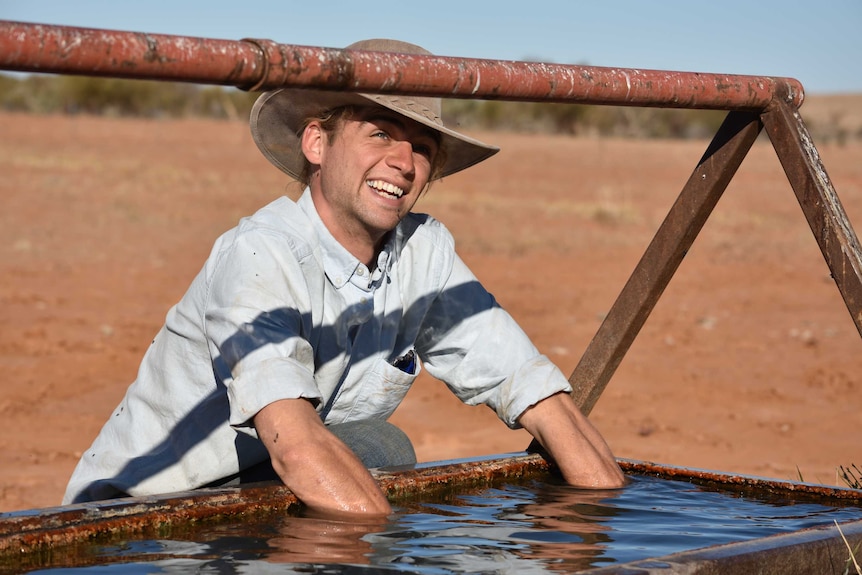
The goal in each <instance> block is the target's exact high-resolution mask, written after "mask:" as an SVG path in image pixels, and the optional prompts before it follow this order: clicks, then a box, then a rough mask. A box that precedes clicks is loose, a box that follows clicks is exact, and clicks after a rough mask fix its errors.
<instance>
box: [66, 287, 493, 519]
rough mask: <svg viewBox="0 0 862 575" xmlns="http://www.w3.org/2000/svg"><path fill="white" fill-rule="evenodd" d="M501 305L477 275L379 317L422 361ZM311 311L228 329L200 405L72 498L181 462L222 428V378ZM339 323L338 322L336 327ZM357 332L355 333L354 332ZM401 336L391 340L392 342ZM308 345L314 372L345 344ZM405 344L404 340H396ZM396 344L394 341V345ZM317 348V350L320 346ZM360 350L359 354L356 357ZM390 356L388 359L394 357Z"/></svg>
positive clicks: (278, 313)
mask: <svg viewBox="0 0 862 575" xmlns="http://www.w3.org/2000/svg"><path fill="white" fill-rule="evenodd" d="M497 307H499V306H498V304H497V302H496V301H495V299H494V297H493V296H492V295H491V294H490V293H488V292H487V291H486V290H485V288H484V287H483V286H482V285H481V284H480V283H479V282H477V281H470V282H466V283H464V284H461V285H458V286H455V287H452V288H449V289H447V290H444V291H442V292H440V293H435V294H429V295H427V296H423V297H421V298H419V299H418V300H416V301H415V302H414V303H413V304H412V305H411V306H410V307H409V308H408V309H406V310H404V309H399V310H396V311H393V312H391V313H390V314H388V315H387V317H385V318H380V320H381V321H382V322H383V325H388V324H391V322H395V323H396V324H397V325H398V326H399V328H398V332H399V333H400V332H401V331H402V330H403V329H405V326H407V327H409V326H411V325H412V326H418V329H417V331H416V336H415V341H413V342H408V344H413V345H415V346H416V351H417V353H418V354H419V357H420V359H422V360H425V359H426V358H427V355H426V353H427V352H428V351H429V350H431V349H432V348H436V351H434V353H459V352H464V351H466V350H467V349H469V346H465V345H464V341H463V340H461V341H459V343H458V346H452V347H450V346H447V345H446V342H445V338H446V336H447V334H449V333H451V332H452V330H453V329H454V328H456V327H457V326H458V325H459V324H461V323H462V322H463V321H464V320H466V319H468V318H470V317H472V316H474V315H477V314H480V313H482V312H484V311H487V310H490V309H492V308H497ZM353 314H354V310H351V309H350V308H348V309H346V310H345V311H344V312H343V314H342V318H343V317H344V316H346V315H353ZM308 316H309V314H300V313H299V311H298V310H296V309H294V308H280V309H275V310H272V311H269V312H264V313H261V314H260V315H258V316H257V317H256V318H255V319H254V320H253V321H252V322H250V323H248V324H246V325H244V326H242V327H241V329H239V330H238V331H237V332H236V333H235V334H234V335H232V336H231V337H229V338H228V339H227V340H225V341H224V342H223V343H222V345H221V346H220V349H221V351H222V355H221V356H216V357H214V358H212V367H213V379H214V386H215V389H214V390H213V391H212V392H211V393H210V394H209V395H208V396H206V397H205V398H204V399H203V400H202V401H201V402H200V403H198V405H197V406H196V407H195V408H194V409H192V410H191V412H189V413H188V414H186V416H185V417H183V418H182V419H181V420H180V421H179V422H178V423H177V425H176V426H175V427H174V429H173V430H172V432H171V434H170V435H169V436H168V438H166V439H165V440H164V441H163V442H161V443H160V444H159V445H157V446H155V447H154V448H153V449H151V450H150V451H149V452H148V453H146V454H144V455H141V456H138V457H135V458H133V459H131V460H130V461H129V462H128V463H127V464H126V465H125V466H124V467H123V469H122V470H121V471H120V472H119V473H118V474H117V475H116V476H114V477H111V478H105V479H99V480H96V481H93V482H91V483H90V484H88V485H87V486H86V487H85V488H84V489H82V490H81V492H80V493H79V494H78V495H77V496H76V498H75V500H74V501H73V502H74V503H81V502H85V501H95V500H101V499H110V498H115V497H124V496H127V492H126V490H127V489H128V488H130V487H134V486H135V485H137V484H139V483H141V482H142V481H144V480H145V479H146V478H148V477H152V476H155V475H157V474H159V473H160V472H162V471H164V470H165V469H167V468H169V467H171V466H172V465H175V464H176V463H177V462H179V461H180V460H181V459H182V457H183V456H184V454H185V453H186V452H188V451H190V450H191V449H192V448H193V447H194V446H195V445H197V444H199V443H201V442H203V441H204V440H206V438H207V437H208V436H209V435H210V434H212V432H213V431H215V430H216V429H218V428H219V427H221V426H224V425H228V421H229V415H230V406H229V404H228V397H227V386H226V385H225V382H224V380H225V379H226V378H227V377H230V374H231V371H232V369H233V368H234V367H235V366H236V365H237V364H238V363H239V362H240V361H241V360H242V359H243V358H244V357H246V356H248V355H249V354H251V353H252V352H254V351H255V350H257V349H260V348H262V347H263V346H266V345H269V344H276V343H280V342H283V341H285V340H286V339H288V338H290V337H297V329H296V327H295V326H296V325H297V322H300V323H299V325H306V326H308V325H311V318H310V317H308ZM339 323H340V322H337V323H336V325H339ZM337 337H338V334H337V333H336V326H335V325H332V326H323V327H321V328H320V329H319V333H318V334H314V339H315V340H319V341H323V340H325V339H326V338H332V339H331V341H335V338H337ZM360 337H361V333H360ZM471 337H472V338H474V339H477V338H480V337H482V333H481V330H476V332H475V333H471ZM397 339H399V338H395V339H393V342H394V341H396V340H397ZM310 343H311V344H312V348H313V349H314V353H315V357H314V363H315V370H316V369H317V368H318V367H319V366H321V365H324V364H326V363H327V362H328V361H330V360H332V359H334V358H335V357H336V356H337V355H338V354H339V353H342V352H344V351H345V350H344V349H342V348H340V347H339V346H338V345H315V343H316V342H315V341H311V342H310ZM402 343H403V342H402ZM399 345H400V344H399ZM360 349H363V350H367V351H365V352H364V353H363V352H356V355H354V356H351V359H350V362H349V363H348V368H347V370H349V365H351V364H355V363H356V362H358V361H360V360H362V359H364V358H366V357H369V356H370V355H374V354H378V353H380V352H381V351H387V352H388V353H390V354H391V353H395V352H396V351H397V350H378V349H373V348H372V346H368V347H362V346H360ZM318 350H323V351H322V352H321V353H322V354H321V355H318V353H319V351H318ZM360 356H361V357H360ZM394 359H395V358H394V357H390V358H389V360H390V361H392V360H394ZM347 370H345V372H344V373H343V374H342V376H341V381H343V380H344V378H345V377H346V375H347ZM172 384H173V385H182V382H173V383H172ZM339 387H340V383H339V386H338V387H336V389H335V392H333V394H332V395H333V397H334V396H335V395H336V394H337V393H338V389H339ZM234 447H235V449H236V452H237V455H238V458H239V467H240V470H241V471H242V470H243V469H247V468H250V467H252V466H254V465H256V464H258V463H260V462H261V461H265V460H267V459H268V454H267V452H266V448H265V447H264V446H263V444H262V443H261V442H260V441H259V440H258V439H256V438H255V437H253V436H251V435H247V434H244V433H238V434H237V435H236V438H235V440H234ZM209 479H213V478H208V480H207V481H206V482H205V484H206V485H212V484H213V483H214V482H217V481H218V479H214V480H213V481H209Z"/></svg>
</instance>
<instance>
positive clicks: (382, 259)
mask: <svg viewBox="0 0 862 575" xmlns="http://www.w3.org/2000/svg"><path fill="white" fill-rule="evenodd" d="M296 203H297V205H298V206H299V207H300V208H301V209H302V211H303V212H305V215H306V216H308V219H309V220H310V221H311V224H312V227H313V228H314V230H315V231H316V232H317V237H318V240H319V241H320V252H321V257H322V258H323V271H324V272H325V273H326V277H328V278H329V281H330V282H332V285H333V286H335V288H336V289H341V288H342V287H344V285H345V284H347V283H348V282H351V283H353V284H354V285H356V286H357V287H362V288H363V289H368V290H370V289H371V288H372V287H373V286H374V285H377V284H378V283H379V281H380V279H382V274H383V272H386V273H388V271H389V269H388V268H389V260H390V258H389V253H390V252H391V250H392V248H393V247H394V238H395V235H396V234H389V239H387V241H386V244H385V245H384V246H383V250H381V252H380V254H379V255H378V256H377V268H376V269H375V270H373V272H372V271H371V270H369V269H368V268H367V267H366V266H365V264H363V263H362V262H360V261H359V258H357V257H356V256H354V255H353V254H351V253H350V252H349V251H347V248H345V247H344V246H342V245H341V244H340V243H338V240H336V239H335V238H334V237H333V235H332V234H331V233H330V232H329V230H328V229H327V227H326V224H324V223H323V220H322V219H320V214H318V213H317V208H315V207H314V201H313V200H312V199H311V190H310V189H309V188H306V189H305V191H304V192H303V193H302V196H300V198H299V200H298V201H297V202H296Z"/></svg>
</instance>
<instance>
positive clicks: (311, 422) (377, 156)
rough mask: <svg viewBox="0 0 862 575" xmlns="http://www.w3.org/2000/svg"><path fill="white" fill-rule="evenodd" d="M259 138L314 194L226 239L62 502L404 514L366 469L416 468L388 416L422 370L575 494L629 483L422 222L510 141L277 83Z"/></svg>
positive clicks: (257, 114) (384, 104) (402, 105)
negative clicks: (238, 497)
mask: <svg viewBox="0 0 862 575" xmlns="http://www.w3.org/2000/svg"><path fill="white" fill-rule="evenodd" d="M351 48H356V49H365V50H381V51H393V52H407V53H421V54H427V53H428V52H426V51H425V50H423V49H422V48H419V47H418V46H414V45H411V44H406V43H403V42H396V41H391V40H370V41H364V42H359V43H357V44H354V45H352V46H351ZM251 130H252V134H253V136H254V139H255V141H256V143H257V145H258V147H259V148H260V149H261V151H262V152H263V154H264V155H265V156H266V157H267V159H269V160H270V162H272V163H273V164H274V165H275V166H277V167H278V168H279V169H281V170H283V171H284V172H286V173H287V174H289V175H290V176H292V177H294V178H296V179H297V180H299V181H300V182H301V183H302V184H304V185H305V186H306V190H305V192H304V193H303V195H302V197H301V198H300V199H299V200H298V201H297V202H296V203H294V202H292V201H291V200H289V199H287V198H280V199H278V200H276V201H274V202H273V203H271V204H270V205H268V206H266V207H264V208H263V209H261V210H260V211H258V212H257V213H256V214H254V215H253V216H251V217H250V218H244V219H243V220H241V221H240V223H239V225H238V226H237V227H236V228H234V229H233V230H230V231H229V232H227V233H226V234H224V235H223V236H222V237H221V238H219V239H218V240H217V242H216V244H215V246H214V247H213V250H212V253H211V255H210V257H209V258H208V260H207V262H206V263H205V265H204V267H203V269H202V270H201V272H200V273H199V275H198V276H197V277H196V278H195V280H194V281H193V282H192V285H191V287H190V288H189V290H188V292H187V293H186V294H185V295H184V296H183V298H182V299H181V300H180V302H179V303H178V304H177V305H176V306H174V307H173V308H172V309H171V310H170V311H169V312H168V316H167V318H166V322H165V325H164V327H163V328H162V329H161V331H160V332H159V333H158V335H157V336H156V338H155V339H154V341H153V343H152V345H151V347H150V348H149V350H148V351H147V353H146V355H145V357H144V359H143V362H142V364H141V367H140V370H139V373H138V377H137V379H136V381H135V382H134V383H133V384H132V385H131V386H130V388H129V390H128V392H127V393H126V396H125V398H124V399H123V401H122V402H121V403H120V405H119V406H118V407H117V409H116V411H115V412H114V414H113V415H112V417H111V418H110V419H109V420H108V422H107V423H106V424H105V426H104V428H103V429H102V431H101V433H100V434H99V436H98V437H97V438H96V440H95V442H94V443H93V445H92V447H91V448H90V449H89V450H88V451H87V452H85V453H84V454H83V456H82V457H81V460H80V462H79V464H78V466H77V468H76V470H75V472H74V474H73V476H72V478H71V480H70V483H69V486H68V488H67V492H66V495H65V498H64V503H70V502H80V501H88V500H95V499H105V498H110V497H117V496H125V495H144V494H154V493H166V492H172V491H179V490H187V489H194V488H198V487H201V486H212V485H225V484H232V483H237V482H243V481H250V480H257V479H261V478H275V477H278V478H280V479H281V480H282V481H283V482H284V483H285V485H287V486H288V487H289V488H290V489H291V490H292V491H293V492H294V493H295V494H296V496H297V497H298V498H299V499H300V500H301V501H303V502H304V503H305V504H306V505H308V506H310V507H312V508H316V509H320V510H332V511H340V512H354V513H369V514H386V513H389V512H390V511H391V509H390V507H389V503H388V502H387V500H386V498H385V497H384V495H383V494H382V492H381V491H380V489H379V488H378V486H377V484H376V482H375V481H374V479H373V478H372V476H371V475H370V473H369V472H368V468H372V467H381V466H390V465H404V464H413V463H415V455H414V453H413V448H412V445H411V443H410V440H409V439H408V438H407V437H406V435H404V433H403V432H401V431H400V430H398V429H397V428H395V426H393V425H391V424H388V423H386V421H385V420H386V419H387V418H388V417H389V415H391V414H392V412H393V411H394V410H395V408H396V407H397V406H398V404H399V403H400V402H401V400H402V399H403V397H404V395H405V394H406V393H407V391H408V389H409V388H410V385H411V383H412V382H413V381H414V379H415V378H416V376H417V374H418V373H419V371H420V369H422V368H423V367H424V368H425V369H427V370H428V372H429V373H430V374H431V375H433V376H435V377H437V378H439V379H441V380H443V381H444V382H446V384H447V385H448V386H449V387H450V389H452V391H453V392H454V393H455V394H456V395H457V396H458V397H459V398H460V399H461V400H462V401H464V402H466V403H468V404H474V405H475V404H480V403H482V404H485V405H488V406H489V407H491V408H492V409H494V410H495V411H496V412H497V414H498V416H499V417H500V419H502V420H503V421H504V422H505V423H506V424H507V425H509V426H510V427H513V428H515V427H519V426H523V427H524V428H526V429H527V430H528V431H529V432H530V433H531V434H532V435H533V436H534V437H535V438H536V439H537V440H538V441H539V442H540V443H541V444H542V446H543V447H544V448H545V449H546V450H547V452H548V453H549V455H550V456H551V457H552V458H553V459H554V460H555V461H556V463H557V464H558V466H559V467H560V470H561V472H562V474H563V477H564V478H565V479H566V480H567V481H568V482H569V483H571V484H573V485H578V486H584V487H618V486H620V485H622V484H623V482H624V479H623V476H622V473H621V472H620V469H619V467H618V466H617V464H616V462H615V460H614V458H613V456H612V454H611V452H610V450H609V449H608V447H607V445H606V444H605V442H604V440H603V439H602V438H601V436H600V435H599V433H598V432H597V431H596V430H595V429H594V428H593V427H592V426H591V425H590V423H589V422H588V421H587V419H586V418H585V417H584V416H583V415H582V414H581V413H580V412H579V411H578V409H577V408H576V406H575V405H574V404H573V402H572V401H571V399H570V397H569V395H568V394H567V392H568V391H570V388H569V385H568V382H567V381H566V378H565V377H564V376H563V375H562V373H561V372H560V371H559V370H558V369H557V368H556V367H555V366H553V365H552V364H551V363H550V361H549V360H548V359H547V358H545V357H544V356H542V355H540V354H539V353H538V351H537V350H536V349H535V347H534V346H533V345H532V344H531V343H530V341H529V340H528V338H527V337H526V335H525V334H524V333H523V331H521V329H520V328H519V327H518V326H517V325H516V324H515V322H514V321H513V320H512V318H511V317H510V316H509V315H508V314H507V313H506V312H505V311H503V310H502V309H501V308H500V307H499V306H498V305H497V303H496V302H495V301H494V299H493V297H492V296H491V295H490V294H489V293H488V292H487V291H486V290H485V289H484V288H483V287H482V286H481V285H480V284H479V282H478V281H477V280H476V278H475V277H474V276H473V275H472V274H471V273H470V271H469V270H468V269H467V267H466V266H465V265H464V264H463V262H462V261H461V260H460V259H459V258H458V256H457V255H456V253H455V250H454V243H453V239H452V236H451V235H450V234H449V232H448V231H447V230H446V229H445V228H444V227H443V226H442V224H440V223H439V222H437V221H436V220H434V219H433V218H431V217H429V216H425V215H420V214H412V213H411V209H412V207H413V205H414V204H415V203H416V200H417V199H418V198H419V196H420V195H421V194H422V193H423V191H424V190H425V189H426V188H427V186H428V183H429V182H430V181H431V180H433V179H436V178H439V177H443V176H445V175H448V174H451V173H454V172H456V171H458V170H462V169H464V168H467V167H469V166H471V165H473V164H475V163H477V162H480V161H482V160H484V159H486V158H488V157H490V156H491V155H493V154H494V153H496V152H497V148H495V147H492V146H488V145H485V144H483V143H481V142H478V141H476V140H473V139H471V138H468V137H466V136H464V135H462V134H459V133H457V132H455V131H452V130H450V129H449V128H447V127H445V126H444V125H443V123H442V121H441V120H440V100H439V99H434V98H416V97H403V96H381V95H360V94H350V93H331V92H318V91H311V90H298V89H282V90H276V91H273V92H268V93H265V94H263V95H261V97H260V98H259V99H258V100H257V102H256V103H255V106H254V108H253V110H252V114H251Z"/></svg>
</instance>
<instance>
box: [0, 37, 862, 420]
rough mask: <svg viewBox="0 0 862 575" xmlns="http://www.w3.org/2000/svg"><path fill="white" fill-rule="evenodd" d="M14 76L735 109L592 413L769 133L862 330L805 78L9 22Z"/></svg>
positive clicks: (592, 388)
mask: <svg viewBox="0 0 862 575" xmlns="http://www.w3.org/2000/svg"><path fill="white" fill-rule="evenodd" d="M0 69H5V70H17V71H29V72H51V73H61V74H84V75H91V76H113V77H124V78H140V79H144V78H148V79H162V80H175V81H183V82H197V83H208V84H221V85H233V86H237V87H240V88H243V89H247V90H263V89H273V88H278V87H284V86H291V87H304V88H315V89H321V90H343V91H352V92H378V93H391V94H417V95H426V96H441V97H455V98H475V99H495V100H511V101H536V102H567V103H581V104H598V105H616V106H642V107H664V108H688V109H712V110H717V109H720V110H728V111H729V112H730V113H729V114H728V116H727V118H726V120H725V122H724V124H723V125H722V126H721V128H720V129H719V131H718V133H717V134H716V136H715V138H714V139H713V140H712V142H711V143H710V145H709V147H708V148H707V150H706V152H705V154H704V155H703V157H702V158H701V160H700V162H698V164H697V166H696V167H695V170H694V172H693V173H692V175H691V177H690V178H689V180H688V182H687V183H686V184H685V186H684V188H683V190H682V192H681V193H680V195H679V197H678V199H677V201H676V203H675V204H674V205H673V206H672V207H671V209H670V212H669V213H668V215H667V217H666V219H665V220H664V222H663V223H662V225H661V227H660V228H659V230H658V231H657V233H656V235H655V237H654V238H653V240H652V242H651V243H650V244H649V246H648V247H647V249H646V252H645V253H644V255H643V257H642V258H641V260H640V262H639V263H638V265H637V267H636V268H635V270H634V272H633V273H632V275H631V277H630V278H629V280H628V282H627V283H626V284H625V286H624V288H623V290H622V292H621V293H620V295H619V297H618V298H617V300H616V302H615V303H614V305H613V306H612V308H611V310H610V312H609V313H608V315H607V317H606V319H605V321H604V322H603V323H602V325H601V326H600V328H599V330H598V332H597V333H596V335H595V336H594V337H593V340H592V341H591V343H590V344H589V346H588V347H587V349H586V351H585V353H584V355H583V356H582V358H581V360H580V362H579V364H578V365H577V367H576V368H575V370H574V372H573V373H572V375H571V377H570V381H571V382H572V384H573V387H574V389H575V391H574V393H573V397H574V399H575V401H576V402H577V403H578V405H579V406H581V409H582V410H583V411H584V412H585V413H589V412H590V410H591V409H592V408H593V406H594V405H595V403H596V401H597V400H598V399H599V397H600V396H601V393H602V391H603V390H604V388H605V386H606V385H607V383H608V382H609V381H610V379H611V377H612V376H613V373H614V372H615V370H616V369H617V367H618V366H619V364H620V362H621V361H622V359H623V357H624V356H625V354H626V352H627V351H628V349H629V347H630V346H631V344H632V342H633V341H634V339H635V337H636V336H637V334H638V332H639V331H640V329H641V327H643V324H644V323H645V322H646V319H647V317H649V314H650V313H651V312H652V309H653V307H654V306H655V304H656V302H657V301H658V299H659V297H660V296H661V294H662V293H663V291H664V289H665V288H666V287H667V284H668V283H669V282H670V279H671V278H672V277H673V274H674V273H675V272H676V270H677V268H678V266H679V264H680V263H681V262H682V259H683V258H684V257H685V254H686V253H687V251H688V249H689V248H690V247H691V245H692V243H693V241H694V239H695V238H696V237H697V234H698V233H699V232H700V230H701V229H702V227H703V225H704V223H705V222H706V219H707V218H708V217H709V215H710V214H711V213H712V210H713V208H714V207H715V205H716V203H717V201H718V199H719V198H720V197H721V195H722V194H723V193H724V190H725V189H726V188H727V185H728V183H729V182H730V180H731V178H732V177H733V175H734V174H735V173H736V170H737V168H738V167H739V165H740V164H741V162H742V160H743V158H744V157H745V156H746V154H747V153H748V151H749V149H750V148H751V146H752V145H753V143H754V141H755V139H756V138H757V135H758V134H759V133H760V131H761V130H762V129H763V128H764V126H765V128H766V131H767V133H768V135H769V138H770V140H771V141H772V143H773V146H774V147H775V151H776V153H777V154H778V157H779V160H780V161H781V164H782V166H783V167H784V170H785V173H786V174H787V177H788V179H789V180H790V184H791V186H792V187H793V190H794V192H795V193H796V196H797V198H798V200H799V204H800V206H801V207H802V210H803V212H804V213H805V217H806V218H807V220H808V223H809V225H810V227H811V230H812V232H813V234H814V237H815V239H816V240H817V242H818V244H819V246H820V249H821V251H822V253H823V256H824V258H825V259H826V262H827V264H828V265H829V268H830V270H831V272H832V276H833V278H834V279H835V282H836V284H837V286H838V289H839V291H840V293H841V296H842V297H843V298H844V302H845V303H846V305H847V309H848V310H849V311H850V315H851V316H852V318H853V321H854V323H855V324H856V328H857V330H858V331H859V333H860V335H862V249H860V245H859V241H858V239H857V237H856V235H855V232H854V231H853V228H852V226H851V225H850V222H849V220H848V218H847V215H846V213H845V212H844V208H843V207H842V205H841V202H840V201H839V199H838V195H837V193H836V192H835V189H834V188H833V186H832V183H831V182H830V180H829V177H828V175H827V174H826V170H825V168H824V166H823V164H822V162H821V161H820V157H819V155H818V153H817V150H816V148H815V146H814V143H813V141H812V140H811V136H810V134H809V133H808V130H807V129H806V127H805V124H804V122H803V121H802V117H801V116H800V115H799V111H798V108H799V106H801V105H802V102H803V99H804V94H803V90H802V86H801V84H800V83H799V82H798V81H797V80H794V79H792V78H774V77H764V76H737V75H718V74H701V73H692V72H672V71H657V70H635V69H622V68H606V67H596V66H573V65H560V64H545V63H535V62H513V61H503V60H480V59H468V58H453V57H444V56H427V55H416V54H395V53H387V52H370V51H361V50H344V49H335V48H319V47H309V46H296V45H289V44H277V43H275V42H273V41H271V40H240V41H231V40H216V39H207V38H193V37H183V36H169V35H159V34H144V33H139V32H123V31H113V30H97V29H88V28H72V27H64V26H49V25H41V24H27V23H21V22H8V21H0Z"/></svg>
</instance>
